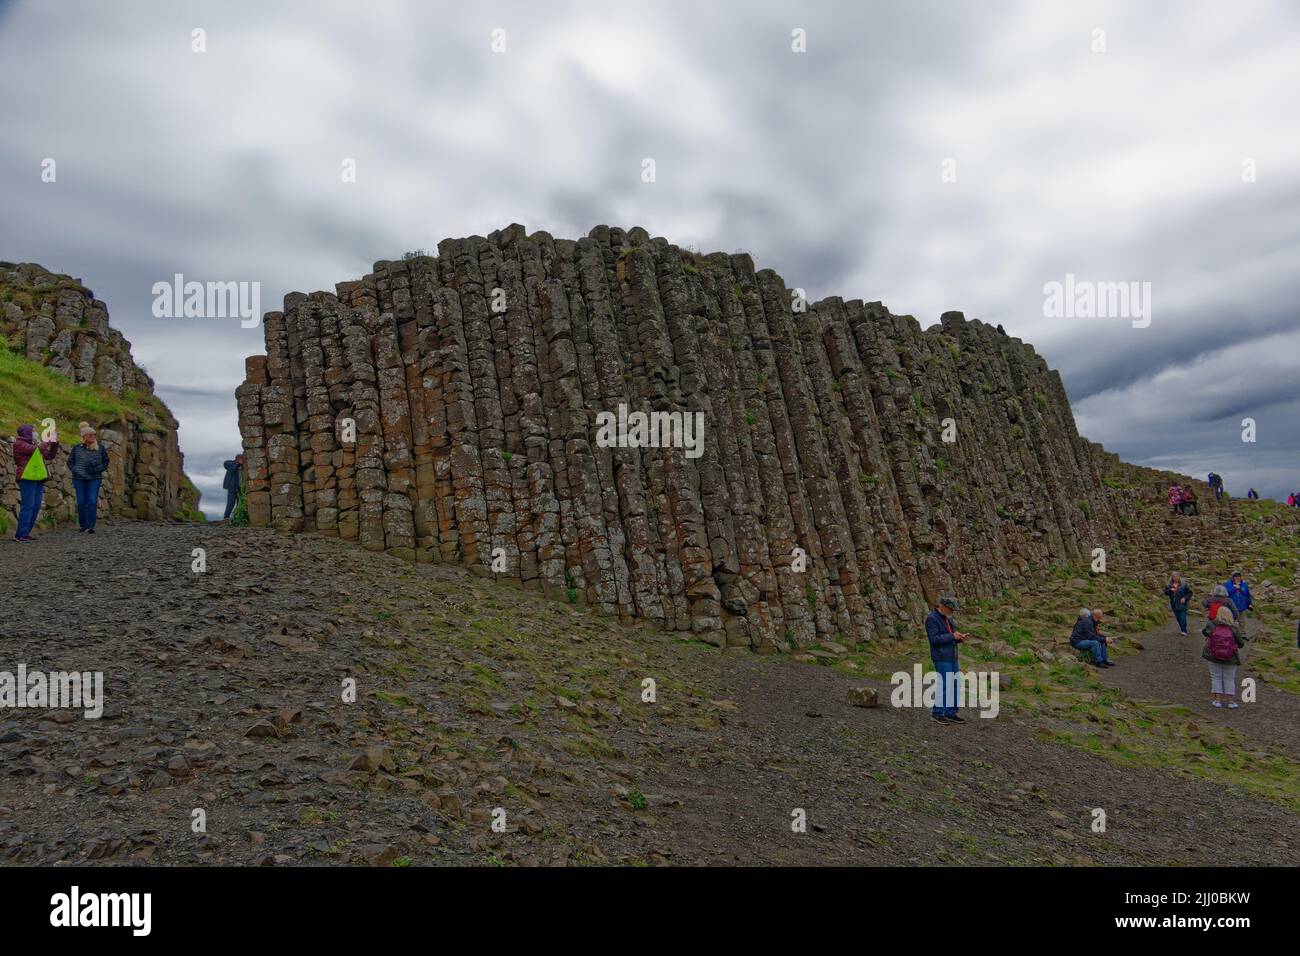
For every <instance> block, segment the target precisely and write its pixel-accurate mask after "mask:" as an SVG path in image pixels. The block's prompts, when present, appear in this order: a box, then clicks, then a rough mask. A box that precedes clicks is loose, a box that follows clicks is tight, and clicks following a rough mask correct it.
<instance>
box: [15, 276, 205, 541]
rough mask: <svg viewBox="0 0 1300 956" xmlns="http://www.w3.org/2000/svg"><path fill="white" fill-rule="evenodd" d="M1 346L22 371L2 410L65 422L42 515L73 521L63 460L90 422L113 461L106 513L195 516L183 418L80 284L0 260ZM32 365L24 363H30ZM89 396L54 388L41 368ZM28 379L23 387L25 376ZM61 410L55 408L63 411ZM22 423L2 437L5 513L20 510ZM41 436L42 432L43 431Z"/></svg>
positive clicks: (102, 307)
mask: <svg viewBox="0 0 1300 956" xmlns="http://www.w3.org/2000/svg"><path fill="white" fill-rule="evenodd" d="M0 339H2V340H3V342H2V343H0V344H2V345H3V346H7V348H8V350H9V354H10V355H14V356H17V357H18V358H19V359H20V360H22V362H20V363H19V365H21V368H19V367H18V366H15V368H13V369H11V370H9V372H8V377H9V378H10V381H7V382H5V383H4V389H3V394H4V397H5V399H6V401H5V408H4V410H5V412H6V413H7V414H9V415H10V416H17V417H18V418H22V419H25V420H27V421H31V422H39V421H40V420H42V419H44V418H46V417H50V418H54V419H56V421H58V424H59V440H60V442H61V443H62V446H63V450H62V452H61V453H60V455H59V456H58V458H57V459H56V461H55V465H54V467H53V468H51V470H50V471H51V480H50V482H49V483H48V484H47V485H46V498H45V506H44V508H43V510H42V514H43V515H44V516H46V517H47V518H52V519H54V520H71V519H73V518H75V517H76V498H75V496H74V495H73V493H72V483H71V480H70V478H69V476H68V473H67V469H66V468H65V467H64V464H65V463H66V460H67V459H66V455H67V452H68V450H69V448H70V447H71V444H70V443H74V444H75V443H76V442H77V441H78V440H79V439H78V437H77V433H76V429H75V424H76V422H77V421H81V420H85V421H89V422H90V424H91V425H93V426H94V427H95V428H96V430H97V431H98V433H99V437H100V439H101V441H102V442H103V444H104V447H105V448H106V449H107V450H108V453H109V470H108V471H107V472H106V473H105V475H104V484H103V486H102V488H101V491H100V495H101V497H100V508H101V514H109V515H119V516H122V517H128V518H148V519H162V518H171V517H174V516H177V515H182V516H191V515H196V514H197V511H196V509H197V506H198V492H197V491H196V490H195V488H194V486H193V484H191V482H190V480H189V478H188V477H186V475H185V471H184V459H183V456H182V455H181V451H180V446H179V444H178V441H177V437H176V419H175V418H174V417H173V416H172V414H171V412H170V411H169V410H168V408H167V406H166V405H165V404H163V402H162V400H161V399H159V398H158V397H157V396H156V395H154V391H153V388H154V386H153V380H152V379H151V378H150V377H149V376H148V375H147V374H145V372H144V370H143V369H141V368H140V367H139V366H137V365H136V364H135V361H134V360H133V359H132V357H131V345H130V343H129V342H127V341H126V339H124V338H123V337H122V334H121V333H120V332H118V331H117V330H116V329H114V328H112V327H111V326H110V325H109V321H108V309H107V307H106V306H105V305H104V303H103V302H101V301H99V300H98V299H96V298H95V296H94V293H92V292H91V291H90V290H89V289H87V288H85V287H84V286H83V285H82V284H81V283H80V282H78V281H77V280H76V279H72V278H69V277H68V276H65V275H60V274H57V273H53V272H50V271H49V270H47V269H44V268H42V267H41V266H38V265H35V264H32V263H11V262H0ZM23 363H26V364H23ZM35 366H43V368H44V369H45V370H48V371H49V372H52V373H57V374H58V375H60V376H62V377H63V378H65V379H67V380H68V381H70V382H71V383H73V384H74V385H77V386H82V387H83V389H68V388H66V387H65V388H62V389H59V388H52V387H49V386H48V385H47V384H45V383H44V382H43V381H42V380H41V376H40V374H39V369H38V370H37V372H36V373H35V374H33V373H32V369H33V367H35ZM20 375H21V376H26V378H24V379H23V380H22V381H19V377H20ZM56 406H57V407H56ZM17 424H18V422H17V421H6V423H5V425H4V434H3V435H0V508H3V509H4V510H5V511H7V512H8V513H9V514H10V516H11V518H12V516H13V515H14V514H15V513H16V512H17V509H18V490H17V482H16V480H15V476H14V475H13V453H12V450H11V448H10V442H11V440H12V438H13V434H12V429H13V428H14V427H16V425H17ZM38 429H39V426H38Z"/></svg>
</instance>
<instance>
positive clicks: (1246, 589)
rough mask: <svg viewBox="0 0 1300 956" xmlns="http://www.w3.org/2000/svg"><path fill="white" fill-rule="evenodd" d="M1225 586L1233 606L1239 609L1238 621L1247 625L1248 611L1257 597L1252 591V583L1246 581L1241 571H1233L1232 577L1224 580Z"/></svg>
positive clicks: (1243, 625)
mask: <svg viewBox="0 0 1300 956" xmlns="http://www.w3.org/2000/svg"><path fill="white" fill-rule="evenodd" d="M1223 588H1224V590H1225V591H1227V592H1228V597H1229V598H1231V599H1232V606H1233V607H1234V608H1235V609H1236V611H1237V615H1236V617H1237V622H1238V623H1239V624H1241V625H1242V627H1245V625H1246V612H1247V611H1249V610H1250V609H1251V606H1252V605H1253V604H1254V603H1255V598H1254V597H1253V596H1252V595H1251V593H1250V585H1249V584H1247V583H1246V579H1245V578H1244V577H1242V574H1241V572H1240V571H1233V572H1232V577H1230V578H1229V579H1228V580H1226V581H1224V582H1223Z"/></svg>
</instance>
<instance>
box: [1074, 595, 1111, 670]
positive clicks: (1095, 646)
mask: <svg viewBox="0 0 1300 956" xmlns="http://www.w3.org/2000/svg"><path fill="white" fill-rule="evenodd" d="M1102 617H1103V615H1102V612H1101V611H1090V610H1088V609H1087V608H1086V607H1085V608H1083V609H1081V610H1080V611H1079V619H1078V620H1077V621H1075V622H1074V630H1073V631H1072V632H1071V634H1070V646H1071V647H1073V648H1074V649H1075V650H1076V651H1087V652H1088V653H1089V654H1091V655H1092V666H1093V667H1098V668H1102V667H1114V666H1115V665H1114V664H1112V663H1111V660H1110V656H1109V655H1108V654H1107V653H1106V647H1107V645H1109V644H1110V643H1111V639H1110V638H1109V637H1106V636H1105V635H1103V634H1102V633H1101V630H1100V628H1101V619H1102Z"/></svg>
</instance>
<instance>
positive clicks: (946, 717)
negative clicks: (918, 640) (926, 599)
mask: <svg viewBox="0 0 1300 956" xmlns="http://www.w3.org/2000/svg"><path fill="white" fill-rule="evenodd" d="M955 610H957V601H956V599H955V598H950V597H945V598H940V599H939V605H938V606H937V607H936V608H935V609H934V610H933V611H931V612H930V616H929V617H927V618H926V619H925V636H926V638H927V639H928V640H929V642H930V661H931V663H933V664H934V670H935V673H937V674H938V675H939V688H938V694H937V696H936V697H935V701H934V709H933V711H932V712H931V714H930V716H931V717H933V718H934V719H935V720H937V721H938V722H939V723H941V724H964V723H966V719H965V718H964V717H959V716H957V681H958V679H959V678H958V675H957V645H958V644H960V643H961V642H962V641H964V640H966V635H965V634H963V633H962V632H961V631H959V630H957V628H956V626H955V625H954V624H953V622H952V614H953V611H955Z"/></svg>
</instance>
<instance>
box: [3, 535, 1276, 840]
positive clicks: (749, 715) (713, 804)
mask: <svg viewBox="0 0 1300 956" xmlns="http://www.w3.org/2000/svg"><path fill="white" fill-rule="evenodd" d="M196 547H201V548H204V549H205V552H206V562H207V570H206V571H205V572H204V573H202V574H197V575H196V574H194V573H193V572H192V571H191V561H192V560H193V559H192V556H191V552H192V549H193V548H196ZM0 600H3V602H4V606H5V608H6V613H5V614H4V617H3V621H2V622H0V671H10V672H13V671H16V669H17V666H18V664H19V663H24V664H25V665H26V667H27V668H28V670H29V671H37V670H42V671H54V670H61V669H75V670H79V671H102V672H103V674H104V681H105V692H106V707H105V710H104V713H103V716H102V718H100V719H98V720H85V719H82V717H81V716H80V713H79V712H75V711H67V710H64V711H54V710H49V709H46V710H33V709H14V710H10V709H5V710H0V861H5V862H28V863H31V862H37V863H50V862H54V861H59V860H67V861H78V862H80V861H102V862H105V863H152V864H194V863H238V864H259V863H262V864H308V865H315V864H347V863H375V864H392V863H396V864H397V865H405V864H407V863H411V864H416V865H438V864H466V863H469V864H489V865H490V864H514V863H519V864H573V863H597V864H598V863H651V864H660V863H671V864H703V863H721V864H757V863H788V864H855V863H875V864H927V863H973V864H980V863H1058V864H1074V863H1078V864H1085V863H1087V864H1119V863H1145V862H1150V863H1169V864H1187V863H1203V864H1232V865H1245V864H1266V865H1281V864H1290V865H1294V864H1295V863H1296V862H1297V858H1298V856H1300V850H1298V848H1300V837H1296V836H1295V834H1296V832H1297V828H1296V824H1297V822H1300V820H1298V817H1300V815H1298V814H1296V813H1295V812H1294V811H1292V810H1291V809H1289V808H1287V807H1285V806H1283V805H1281V804H1279V803H1274V802H1270V801H1268V800H1265V799H1262V798H1259V797H1257V796H1252V795H1248V794H1246V793H1244V792H1242V791H1239V790H1237V789H1236V788H1234V787H1230V786H1223V785H1219V784H1211V783H1208V782H1206V781H1205V780H1204V779H1201V778H1198V777H1195V776H1192V775H1190V774H1182V773H1171V772H1162V771H1157V770H1151V769H1142V768H1134V767H1130V766H1123V765H1121V764H1117V763H1113V762H1110V761H1108V760H1105V759H1103V758H1101V757H1099V756H1095V755H1092V754H1089V753H1086V752H1083V751H1081V750H1079V749H1076V748H1071V747H1066V746H1062V745H1060V744H1057V743H1054V742H1052V741H1051V740H1050V739H1047V738H1045V737H1044V735H1043V734H1041V733H1040V732H1038V731H1039V728H1036V727H1035V726H1034V725H1033V722H1032V721H1022V720H1020V719H1018V718H1015V717H1008V716H1005V715H1004V716H1003V717H1001V718H999V719H995V720H981V719H971V720H970V721H969V722H968V723H967V724H965V725H962V726H947V727H945V726H940V725H938V724H935V723H933V722H932V721H931V720H930V719H929V717H928V713H927V712H926V711H924V710H909V709H894V708H892V707H889V706H887V704H886V703H885V701H887V699H888V695H887V694H886V693H884V691H886V690H887V689H888V688H887V686H886V685H881V684H877V685H876V686H878V687H879V688H880V689H881V690H882V694H881V697H882V706H879V707H876V708H872V709H866V708H857V707H850V706H848V704H847V703H846V694H847V691H848V688H849V687H850V686H855V685H856V686H860V685H862V684H863V683H869V682H863V681H860V680H854V679H852V678H850V677H846V676H844V675H842V674H840V673H837V672H836V671H835V670H833V669H831V668H826V667H817V666H813V665H807V664H800V663H797V662H794V661H791V660H788V659H775V658H768V657H757V656H754V655H751V654H748V653H746V652H739V653H738V652H726V653H723V652H719V651H716V650H714V649H712V648H706V647H703V646H700V645H696V644H693V643H690V642H686V641H681V640H677V639H676V638H675V637H674V636H673V635H666V634H662V633H658V632H654V631H651V630H648V629H645V628H641V627H630V626H623V625H620V624H618V623H617V622H612V621H610V620H608V619H604V618H600V617H598V616H596V615H595V614H593V613H592V612H590V611H588V610H586V609H583V608H578V607H572V606H568V605H566V604H563V603H560V602H559V601H555V600H550V599H547V598H544V597H543V596H541V595H537V594H532V593H527V592H523V591H520V590H518V589H515V588H512V587H508V586H506V585H503V584H502V585H498V584H494V583H493V582H491V581H485V580H481V579H478V578H475V577H473V576H471V575H469V574H468V573H466V572H465V571H463V570H462V569H459V568H452V567H441V566H432V567H430V566H411V565H407V564H404V563H402V562H400V561H398V560H396V559H393V558H390V557H387V556H384V555H375V554H370V553H367V552H365V551H363V550H361V549H359V548H357V547H356V546H355V545H351V544H345V543H341V542H338V541H334V540H330V539H324V538H316V537H312V536H293V537H286V536H278V535H275V534H273V533H271V532H266V531H249V530H232V529H229V528H225V527H223V526H197V525H189V526H182V525H166V524H153V523H135V522H114V523H105V524H102V525H101V528H100V532H99V533H98V534H96V535H95V536H94V537H83V536H79V535H78V534H77V533H76V532H75V531H74V530H70V529H67V530H65V529H60V530H56V531H52V532H47V533H43V534H41V535H40V537H39V538H38V540H37V541H36V542H34V543H30V544H19V543H16V542H14V541H12V540H5V541H0ZM1178 640H1179V639H1178V638H1177V635H1176V634H1173V635H1172V637H1171V636H1170V635H1169V634H1165V633H1163V632H1161V633H1155V634H1152V635H1147V636H1145V637H1144V638H1143V641H1144V643H1145V645H1146V648H1147V650H1146V651H1144V652H1142V653H1140V654H1136V655H1129V656H1128V657H1127V658H1126V659H1125V666H1124V667H1122V668H1116V669H1115V670H1113V671H1110V672H1108V673H1107V674H1106V675H1104V679H1105V680H1106V681H1107V682H1108V683H1112V684H1113V685H1114V686H1115V687H1116V688H1119V689H1121V690H1123V691H1124V692H1125V693H1127V694H1131V695H1135V696H1142V697H1144V698H1151V699H1158V700H1173V701H1182V702H1187V701H1196V702H1199V703H1198V704H1197V706H1199V707H1200V709H1201V710H1204V711H1206V717H1205V719H1206V720H1223V721H1227V720H1229V719H1231V720H1233V721H1235V722H1236V723H1237V724H1238V725H1239V726H1240V728H1241V729H1242V731H1243V733H1246V734H1248V735H1250V737H1251V739H1253V740H1255V741H1257V742H1258V744H1259V746H1260V747H1262V748H1269V749H1272V750H1274V752H1277V753H1288V754H1290V755H1292V756H1295V755H1296V749H1295V748H1296V744H1295V739H1294V738H1295V735H1294V728H1295V727H1296V726H1297V725H1300V724H1298V722H1297V720H1296V717H1297V709H1296V703H1297V701H1296V699H1295V698H1293V697H1290V696H1287V695H1281V696H1278V694H1279V693H1280V692H1273V693H1271V694H1270V693H1265V694H1264V695H1263V696H1262V698H1261V702H1260V704H1258V705H1255V706H1256V708H1257V709H1253V710H1252V709H1249V708H1247V709H1243V711H1240V712H1234V713H1233V714H1232V715H1231V716H1229V715H1226V714H1223V713H1220V712H1215V711H1213V710H1212V709H1211V708H1209V707H1208V698H1207V695H1206V694H1205V693H1201V691H1203V690H1205V688H1203V687H1200V686H1199V684H1200V683H1203V682H1204V681H1205V675H1204V668H1203V667H1199V666H1197V662H1196V661H1194V660H1190V659H1188V660H1184V658H1185V657H1187V658H1190V656H1191V651H1190V649H1189V645H1185V644H1178V643H1176V641H1178ZM1189 640H1190V639H1189ZM918 643H919V642H918ZM647 678H652V679H653V680H654V681H655V684H656V700H655V702H654V703H647V702H645V701H644V700H643V699H642V693H643V688H644V686H645V685H644V683H643V682H644V681H645V680H646V679H647ZM348 680H353V681H355V682H356V688H357V690H356V701H355V702H346V701H344V699H343V692H344V687H345V682H346V681H348ZM1009 693H1013V692H1009ZM1201 698H1207V700H1206V701H1202V700H1201ZM1198 719H1199V718H1198ZM1288 728H1289V729H1288ZM498 808H499V809H500V810H502V811H504V817H502V816H501V814H500V813H497V814H496V816H494V811H498ZM1094 808H1103V809H1104V810H1105V811H1106V814H1107V818H1108V826H1107V829H1106V832H1105V833H1101V834H1098V833H1093V832H1092V831H1091V829H1090V824H1091V822H1092V811H1093V809H1094ZM196 811H201V812H202V813H201V816H202V820H203V823H204V826H203V827H198V825H197V824H196V820H197V819H198V818H199V817H200V814H198V813H196ZM798 811H803V814H804V818H805V819H806V828H804V830H803V832H795V830H794V829H792V822H794V821H796V819H797V818H798V813H797V812H798ZM497 819H500V820H502V821H503V822H504V832H497V831H496V830H494V828H493V823H494V820H497ZM1224 821H1231V822H1230V824H1228V825H1225V823H1224Z"/></svg>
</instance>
